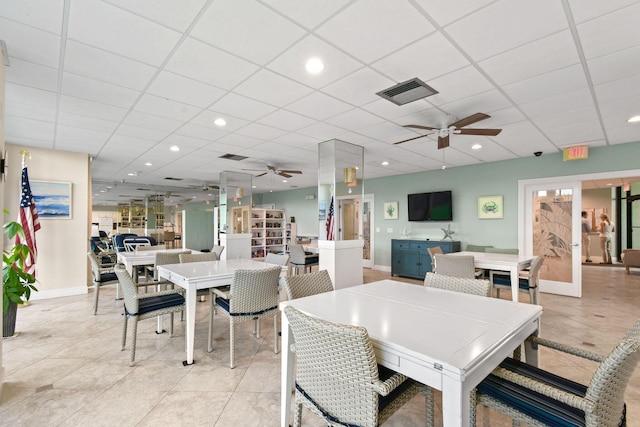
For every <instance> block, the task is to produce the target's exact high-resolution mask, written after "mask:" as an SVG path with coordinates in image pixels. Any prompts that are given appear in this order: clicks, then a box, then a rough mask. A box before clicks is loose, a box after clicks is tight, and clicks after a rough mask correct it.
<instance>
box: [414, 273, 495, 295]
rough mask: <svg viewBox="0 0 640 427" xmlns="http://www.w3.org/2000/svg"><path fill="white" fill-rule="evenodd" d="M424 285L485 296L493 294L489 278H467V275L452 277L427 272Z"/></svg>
mask: <svg viewBox="0 0 640 427" xmlns="http://www.w3.org/2000/svg"><path fill="white" fill-rule="evenodd" d="M424 285H425V286H427V287H429V288H438V289H445V290H447V291H453V292H461V293H464V294H472V295H480V296H483V297H488V296H490V295H491V294H490V290H491V282H489V281H488V280H478V279H467V278H465V277H452V276H445V275H442V274H435V273H427V274H426V275H425V276H424Z"/></svg>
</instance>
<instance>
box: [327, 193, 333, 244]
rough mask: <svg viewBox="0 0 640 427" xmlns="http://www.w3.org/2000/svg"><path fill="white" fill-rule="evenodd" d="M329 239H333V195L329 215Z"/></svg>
mask: <svg viewBox="0 0 640 427" xmlns="http://www.w3.org/2000/svg"><path fill="white" fill-rule="evenodd" d="M327 240H333V196H331V204H330V205H329V215H328V216H327Z"/></svg>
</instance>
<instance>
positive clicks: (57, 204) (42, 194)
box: [30, 181, 71, 219]
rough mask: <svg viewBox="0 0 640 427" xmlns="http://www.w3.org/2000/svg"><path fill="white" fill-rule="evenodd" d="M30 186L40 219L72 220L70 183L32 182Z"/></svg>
mask: <svg viewBox="0 0 640 427" xmlns="http://www.w3.org/2000/svg"><path fill="white" fill-rule="evenodd" d="M30 185H31V193H32V194H33V200H34V201H35V203H36V208H37V209H38V217H39V218H41V219H42V218H46V219H71V183H70V182H51V181H31V182H30Z"/></svg>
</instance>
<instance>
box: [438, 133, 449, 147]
mask: <svg viewBox="0 0 640 427" xmlns="http://www.w3.org/2000/svg"><path fill="white" fill-rule="evenodd" d="M448 146H449V135H447V136H439V137H438V150H439V149H441V148H447V147H448Z"/></svg>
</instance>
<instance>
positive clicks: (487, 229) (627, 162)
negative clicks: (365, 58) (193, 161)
mask: <svg viewBox="0 0 640 427" xmlns="http://www.w3.org/2000/svg"><path fill="white" fill-rule="evenodd" d="M365 150H366V146H365ZM638 159H640V142H634V143H629V144H620V145H614V146H609V147H595V148H590V149H589V158H588V159H585V160H575V161H569V162H565V161H563V159H562V153H552V154H547V155H542V156H541V157H534V156H533V155H532V156H531V157H527V158H518V159H514V160H505V161H500V162H492V163H484V164H479V165H472V166H461V167H450V168H447V169H445V170H436V171H425V172H419V173H413V174H407V175H397V176H390V177H385V178H375V179H369V180H366V181H365V184H364V192H365V194H374V196H375V230H373V231H374V232H375V249H374V250H375V255H374V259H375V264H376V265H384V266H390V265H391V252H390V246H391V239H395V238H399V237H400V234H401V232H402V230H403V228H406V229H407V230H409V231H410V234H409V235H410V237H413V238H417V239H425V238H429V239H431V240H440V239H441V238H442V237H443V236H444V233H443V232H442V230H441V228H447V226H448V225H449V224H451V229H452V230H454V231H455V234H454V239H455V240H460V241H461V242H462V247H463V248H464V247H465V245H466V244H468V243H473V244H478V245H482V244H491V245H494V246H496V247H517V246H518V235H517V232H518V229H517V227H518V212H517V208H518V201H517V197H518V180H524V179H533V178H545V177H555V176H569V175H582V174H588V173H598V172H610V171H624V170H633V169H640V161H638ZM439 190H452V192H453V221H451V222H409V221H407V194H409V193H422V192H429V191H439ZM309 194H313V195H316V194H317V188H316V187H311V188H304V189H296V190H290V191H281V192H274V193H263V194H260V195H254V200H255V201H256V204H259V203H260V204H266V203H275V206H276V208H277V209H285V210H286V214H287V217H290V216H295V217H296V223H297V224H298V230H299V232H298V233H299V234H313V235H317V233H318V231H317V230H318V220H317V204H318V201H317V199H314V200H307V199H306V196H307V195H309ZM495 194H501V195H503V196H504V219H500V220H479V219H478V217H477V197H478V196H487V195H495ZM256 196H257V197H256ZM387 201H398V208H399V217H400V218H399V220H384V219H382V218H383V212H382V206H383V203H384V202H387ZM388 229H392V231H391V232H388ZM377 230H379V231H377Z"/></svg>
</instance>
